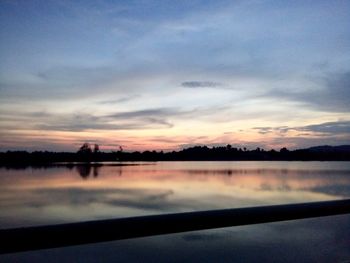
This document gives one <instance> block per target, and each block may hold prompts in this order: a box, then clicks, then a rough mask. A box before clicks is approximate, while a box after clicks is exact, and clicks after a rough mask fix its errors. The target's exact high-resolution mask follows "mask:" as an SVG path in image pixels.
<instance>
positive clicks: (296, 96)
mask: <svg viewBox="0 0 350 263" xmlns="http://www.w3.org/2000/svg"><path fill="white" fill-rule="evenodd" d="M310 85H312V86H315V87H313V88H307V87H306V88H303V89H301V90H300V89H299V90H297V91H295V90H293V89H285V90H281V89H272V90H271V91H268V92H267V93H266V94H265V96H266V97H272V98H278V99H285V100H291V101H296V102H300V103H302V104H305V105H306V106H308V107H311V108H313V109H315V110H321V111H330V112H350V107H349V105H350V72H345V73H332V74H328V75H327V76H326V77H322V78H319V77H317V78H316V77H311V83H310Z"/></svg>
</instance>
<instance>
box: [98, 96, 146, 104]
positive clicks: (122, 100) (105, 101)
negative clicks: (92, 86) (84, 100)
mask: <svg viewBox="0 0 350 263" xmlns="http://www.w3.org/2000/svg"><path fill="white" fill-rule="evenodd" d="M139 97H140V95H129V96H125V97H121V98H119V99H113V100H103V101H100V102H99V104H118V103H123V102H128V101H131V100H134V99H137V98H139Z"/></svg>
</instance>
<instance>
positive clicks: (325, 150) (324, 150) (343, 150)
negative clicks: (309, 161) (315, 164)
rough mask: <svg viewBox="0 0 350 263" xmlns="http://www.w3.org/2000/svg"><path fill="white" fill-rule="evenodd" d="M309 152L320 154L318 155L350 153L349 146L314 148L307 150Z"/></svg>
mask: <svg viewBox="0 0 350 263" xmlns="http://www.w3.org/2000/svg"><path fill="white" fill-rule="evenodd" d="M306 150H309V151H311V152H320V153H350V145H339V146H330V145H322V146H314V147H310V148H307V149H306Z"/></svg>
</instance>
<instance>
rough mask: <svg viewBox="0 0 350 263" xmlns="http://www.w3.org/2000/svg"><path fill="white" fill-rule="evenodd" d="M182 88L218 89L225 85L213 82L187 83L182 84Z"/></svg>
mask: <svg viewBox="0 0 350 263" xmlns="http://www.w3.org/2000/svg"><path fill="white" fill-rule="evenodd" d="M181 86H182V87H185V88H217V87H222V86H223V84H222V83H220V82H213V81H185V82H182V83H181Z"/></svg>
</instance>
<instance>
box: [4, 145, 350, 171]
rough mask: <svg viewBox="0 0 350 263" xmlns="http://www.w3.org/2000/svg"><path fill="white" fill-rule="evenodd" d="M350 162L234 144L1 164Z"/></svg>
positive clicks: (25, 158) (346, 149)
mask: <svg viewBox="0 0 350 263" xmlns="http://www.w3.org/2000/svg"><path fill="white" fill-rule="evenodd" d="M240 160H242V161H243V160H252V161H270V160H272V161H296V160H301V161H314V160H316V161H350V146H335V147H331V146H318V147H313V148H308V149H300V150H293V151H290V150H288V149H287V148H282V149H280V150H279V151H276V150H269V151H266V150H264V149H260V148H256V149H255V150H247V149H246V148H235V147H232V146H231V145H227V146H218V147H212V148H209V147H207V146H194V147H190V148H187V149H183V150H180V151H172V152H163V151H158V152H157V151H144V152H138V151H135V152H124V151H123V150H122V148H120V150H118V151H111V152H101V151H100V149H99V146H98V145H97V144H95V145H93V146H91V145H90V144H88V143H85V144H83V145H82V146H81V147H80V148H79V150H78V151H77V152H76V153H71V152H48V151H34V152H27V151H7V152H0V165H2V166H6V165H10V166H13V165H15V166H26V165H37V166H40V165H45V164H50V163H60V162H68V163H70V162H84V163H90V162H102V161H111V162H115V161H240Z"/></svg>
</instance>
